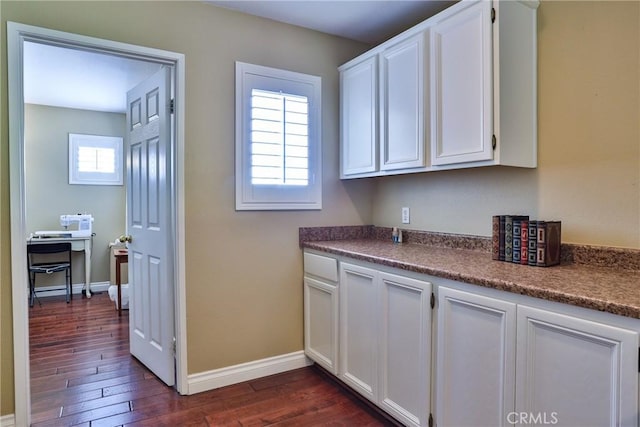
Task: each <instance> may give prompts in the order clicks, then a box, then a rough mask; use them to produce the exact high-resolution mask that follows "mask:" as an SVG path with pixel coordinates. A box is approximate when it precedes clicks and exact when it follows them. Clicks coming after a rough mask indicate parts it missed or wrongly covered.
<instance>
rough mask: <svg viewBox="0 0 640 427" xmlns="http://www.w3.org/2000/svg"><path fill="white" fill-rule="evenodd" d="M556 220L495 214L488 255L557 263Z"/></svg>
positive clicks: (532, 262) (530, 262) (528, 262)
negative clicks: (490, 252) (490, 249)
mask: <svg viewBox="0 0 640 427" xmlns="http://www.w3.org/2000/svg"><path fill="white" fill-rule="evenodd" d="M560 231H561V223H560V221H538V220H530V219H529V217H528V216H527V215H495V216H493V223H492V242H491V243H492V258H493V259H494V260H498V261H506V262H513V263H516V264H523V265H532V266H538V267H549V266H552V265H556V264H560V243H561V233H560Z"/></svg>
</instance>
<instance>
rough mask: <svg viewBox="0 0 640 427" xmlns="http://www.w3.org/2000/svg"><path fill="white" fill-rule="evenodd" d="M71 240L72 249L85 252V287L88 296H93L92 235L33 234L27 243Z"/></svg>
mask: <svg viewBox="0 0 640 427" xmlns="http://www.w3.org/2000/svg"><path fill="white" fill-rule="evenodd" d="M59 242H71V250H72V251H74V252H81V251H83V252H84V287H85V289H86V293H87V298H91V237H38V236H31V237H30V238H29V239H27V243H59Z"/></svg>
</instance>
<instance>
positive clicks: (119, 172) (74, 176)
mask: <svg viewBox="0 0 640 427" xmlns="http://www.w3.org/2000/svg"><path fill="white" fill-rule="evenodd" d="M81 147H92V148H111V149H113V150H114V151H115V159H114V163H115V164H114V167H115V170H114V172H113V173H100V172H81V171H79V170H78V168H77V165H78V155H79V150H80V148H81ZM123 163H124V161H123V138H122V137H118V136H102V135H87V134H79V133H69V184H80V185H123V183H124V173H123V172H124V168H123Z"/></svg>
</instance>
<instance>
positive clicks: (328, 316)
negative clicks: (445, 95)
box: [304, 252, 338, 375]
mask: <svg viewBox="0 0 640 427" xmlns="http://www.w3.org/2000/svg"><path fill="white" fill-rule="evenodd" d="M304 269H305V274H304V351H305V354H306V355H307V356H308V357H309V358H310V359H312V360H313V361H315V362H316V363H318V364H319V365H320V366H322V367H323V368H325V369H326V370H328V371H329V372H331V373H332V374H334V375H337V374H338V261H337V260H336V259H335V258H330V257H325V256H322V255H316V254H312V253H306V252H305V254H304Z"/></svg>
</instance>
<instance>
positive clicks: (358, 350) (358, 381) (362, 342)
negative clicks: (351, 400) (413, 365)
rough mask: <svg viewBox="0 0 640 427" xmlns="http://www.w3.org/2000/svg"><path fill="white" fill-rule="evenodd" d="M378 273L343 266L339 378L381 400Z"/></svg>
mask: <svg viewBox="0 0 640 427" xmlns="http://www.w3.org/2000/svg"><path fill="white" fill-rule="evenodd" d="M376 276H377V272H376V271H375V270H372V269H370V268H365V267H360V266H358V265H352V264H346V263H341V264H340V321H339V325H340V327H339V329H340V341H339V342H340V344H339V345H340V369H339V376H340V378H341V379H342V380H343V381H344V382H345V383H347V384H349V385H350V386H351V387H352V388H353V389H354V390H356V391H357V392H359V393H360V394H362V395H363V396H365V397H366V398H367V399H369V400H372V401H374V402H375V401H376V400H377V398H378V395H377V392H378V378H377V377H378V370H377V369H378V328H377V326H376V323H377V322H376V319H377V317H378V309H377V307H378V305H379V304H378V300H379V298H378V281H377V280H376Z"/></svg>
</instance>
